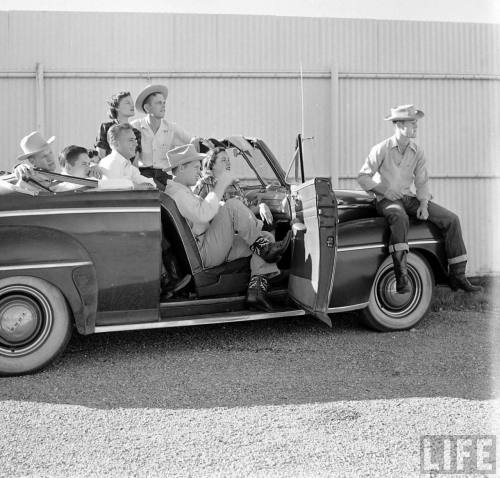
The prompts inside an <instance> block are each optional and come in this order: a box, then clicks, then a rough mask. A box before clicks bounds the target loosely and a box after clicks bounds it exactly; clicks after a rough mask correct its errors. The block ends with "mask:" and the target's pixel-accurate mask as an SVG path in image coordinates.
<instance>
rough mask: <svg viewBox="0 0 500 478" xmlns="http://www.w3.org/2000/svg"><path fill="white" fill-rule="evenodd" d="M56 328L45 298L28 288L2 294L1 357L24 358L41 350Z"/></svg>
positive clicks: (0, 321)
mask: <svg viewBox="0 0 500 478" xmlns="http://www.w3.org/2000/svg"><path fill="white" fill-rule="evenodd" d="M51 327H52V309H51V307H50V304H49V303H48V301H47V299H46V298H45V296H44V295H43V294H42V293H40V292H39V291H38V290H36V289H34V288H31V287H29V286H25V285H16V286H9V287H6V288H4V289H2V290H1V291H0V355H7V356H16V357H17V356H20V355H25V354H28V353H30V352H32V351H33V350H35V349H36V348H38V347H39V346H40V345H41V344H42V343H43V342H44V341H45V339H46V338H47V335H48V334H49V332H50V329H51Z"/></svg>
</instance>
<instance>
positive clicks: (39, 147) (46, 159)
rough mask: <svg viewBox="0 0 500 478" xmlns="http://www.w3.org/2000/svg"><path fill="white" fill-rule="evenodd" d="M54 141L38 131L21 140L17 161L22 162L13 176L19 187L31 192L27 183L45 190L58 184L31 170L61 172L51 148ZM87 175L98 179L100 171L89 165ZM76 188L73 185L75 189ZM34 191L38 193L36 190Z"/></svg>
mask: <svg viewBox="0 0 500 478" xmlns="http://www.w3.org/2000/svg"><path fill="white" fill-rule="evenodd" d="M55 139H56V138H55V136H51V137H50V138H49V139H48V140H45V139H44V138H43V136H42V135H41V134H40V133H39V132H38V131H33V132H32V133H30V134H28V135H27V136H25V137H24V138H22V139H21V142H20V143H19V144H20V146H21V149H22V150H23V154H21V155H19V156H18V157H17V160H18V161H22V162H21V163H20V164H18V165H17V166H16V167H15V168H14V174H15V175H16V177H17V178H18V180H19V183H18V185H19V186H21V187H23V188H26V189H28V190H32V189H33V188H32V187H31V186H30V185H29V184H28V183H27V181H30V180H34V181H36V182H38V183H39V184H40V185H41V186H42V187H46V188H49V187H51V186H52V185H54V184H57V183H58V182H59V181H55V180H51V179H47V178H45V177H42V176H40V175H39V174H37V172H36V171H33V168H38V169H44V170H46V171H50V172H55V173H60V172H61V166H60V164H59V162H58V161H56V159H55V156H54V153H53V151H52V147H51V144H52V143H53V142H54V140H55ZM88 175H89V176H92V177H94V178H97V179H100V178H101V170H100V168H99V166H97V165H91V166H90V167H89V174H88ZM77 187H78V186H77V185H75V188H77ZM35 190H36V191H38V190H37V189H36V188H35Z"/></svg>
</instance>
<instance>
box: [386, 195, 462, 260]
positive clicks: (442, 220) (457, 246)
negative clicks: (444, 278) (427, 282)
mask: <svg viewBox="0 0 500 478" xmlns="http://www.w3.org/2000/svg"><path fill="white" fill-rule="evenodd" d="M419 206H420V202H419V200H418V199H417V198H416V197H413V196H403V198H402V199H398V200H397V201H390V200H389V199H385V198H383V199H381V200H377V212H378V213H379V214H380V215H381V216H385V218H386V219H387V222H388V224H389V227H390V229H391V238H390V241H389V252H390V253H392V252H394V251H408V249H409V247H408V229H409V227H410V222H409V218H408V216H409V215H410V216H416V215H417V209H418V207H419ZM428 211H429V218H428V219H427V220H428V221H429V222H431V223H432V224H434V225H436V226H437V227H438V228H439V230H440V231H441V233H442V234H443V236H444V244H445V250H446V256H447V257H448V263H449V264H457V263H459V262H463V261H466V260H467V251H466V249H465V244H464V240H463V238H462V229H461V227H460V219H459V218H458V216H457V215H456V214H455V213H453V212H451V211H449V210H448V209H446V208H444V207H442V206H439V205H438V204H435V203H433V202H430V201H429V205H428Z"/></svg>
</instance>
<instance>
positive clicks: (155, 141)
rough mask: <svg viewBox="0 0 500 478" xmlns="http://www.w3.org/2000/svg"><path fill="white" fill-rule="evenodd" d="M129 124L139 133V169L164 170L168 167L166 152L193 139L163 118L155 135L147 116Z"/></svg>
mask: <svg viewBox="0 0 500 478" xmlns="http://www.w3.org/2000/svg"><path fill="white" fill-rule="evenodd" d="M130 124H131V125H132V126H133V127H134V128H137V129H138V130H139V131H140V132H141V148H142V151H141V153H140V154H139V155H137V157H138V160H139V167H141V168H146V167H150V168H151V167H152V168H155V169H164V168H166V167H168V165H169V164H168V160H167V151H170V150H171V149H172V148H175V147H176V146H182V145H184V144H188V143H189V142H190V141H191V139H192V138H193V136H192V135H191V134H189V133H188V132H186V131H184V130H183V129H182V128H181V127H180V126H177V125H176V124H175V123H171V122H170V121H167V120H166V119H165V118H163V119H162V120H161V123H160V127H159V128H158V131H156V133H153V130H152V129H151V126H150V125H149V122H148V121H147V116H144V117H143V118H139V119H137V120H134V121H132V122H131V123H130Z"/></svg>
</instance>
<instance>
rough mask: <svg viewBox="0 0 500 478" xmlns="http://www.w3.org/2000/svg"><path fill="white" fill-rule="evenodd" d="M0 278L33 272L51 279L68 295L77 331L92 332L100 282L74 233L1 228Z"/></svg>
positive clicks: (42, 228)
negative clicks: (71, 234) (72, 234)
mask: <svg viewBox="0 0 500 478" xmlns="http://www.w3.org/2000/svg"><path fill="white" fill-rule="evenodd" d="M0 244H2V254H1V257H0V279H1V278H5V277H10V276H20V275H23V276H32V277H39V278H41V279H44V280H46V281H47V282H50V283H51V284H53V285H54V286H55V287H57V288H58V289H59V290H60V291H61V292H62V294H63V295H64V297H65V298H66V300H67V302H68V304H69V306H70V308H71V311H72V313H73V317H74V320H75V325H76V328H77V330H78V332H80V333H82V334H89V333H92V332H93V330H94V324H95V317H96V311H97V295H98V285H97V278H96V271H95V267H94V264H93V262H92V259H91V256H90V255H89V253H88V252H87V251H86V250H85V248H84V247H83V246H82V244H81V243H80V242H78V241H77V240H76V239H75V238H74V237H72V236H70V235H68V234H66V233H64V232H62V231H59V230H55V229H51V228H45V227H40V226H15V225H13V226H2V227H1V228H0Z"/></svg>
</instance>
